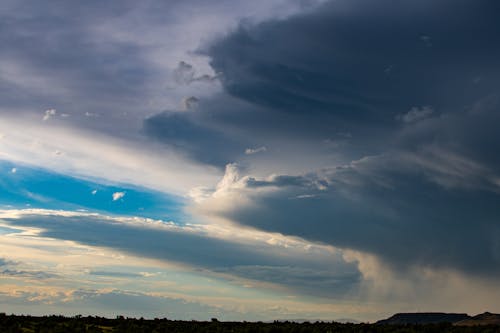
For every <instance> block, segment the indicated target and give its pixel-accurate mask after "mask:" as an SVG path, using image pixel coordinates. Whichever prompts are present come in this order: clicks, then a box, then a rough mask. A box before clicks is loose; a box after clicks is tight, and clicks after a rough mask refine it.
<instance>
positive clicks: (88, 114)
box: [85, 111, 99, 117]
mask: <svg viewBox="0 0 500 333" xmlns="http://www.w3.org/2000/svg"><path fill="white" fill-rule="evenodd" d="M85 117H99V115H98V114H97V113H93V112H88V111H87V112H85Z"/></svg>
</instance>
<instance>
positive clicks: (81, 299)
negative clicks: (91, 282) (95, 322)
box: [0, 289, 243, 320]
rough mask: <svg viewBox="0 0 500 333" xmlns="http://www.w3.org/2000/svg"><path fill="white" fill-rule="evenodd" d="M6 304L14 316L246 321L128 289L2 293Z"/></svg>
mask: <svg viewBox="0 0 500 333" xmlns="http://www.w3.org/2000/svg"><path fill="white" fill-rule="evenodd" d="M0 301H1V302H2V304H8V306H9V309H11V310H10V311H12V312H13V313H27V312H29V313H30V314H32V315H47V313H60V314H64V315H68V316H74V315H90V316H95V315H96V313H99V315H101V316H105V317H110V318H115V317H116V316H118V315H122V316H125V317H136V318H138V317H144V318H155V317H157V318H169V319H177V320H192V319H196V320H209V319H210V318H212V317H217V318H220V319H224V318H228V319H242V317H243V315H242V314H239V313H237V312H233V311H230V310H227V311H226V310H224V309H221V308H219V307H216V306H210V305H206V304H202V303H199V302H194V301H193V302H192V301H186V300H184V299H180V298H173V297H162V296H153V295H149V294H146V293H140V292H130V291H124V290H117V289H115V290H112V291H100V290H91V289H78V290H74V291H71V292H69V293H67V294H66V293H58V294H54V295H51V296H50V297H48V296H47V295H46V294H40V293H38V292H18V293H17V294H16V295H15V296H13V295H7V294H2V293H0Z"/></svg>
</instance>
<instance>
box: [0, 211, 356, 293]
mask: <svg viewBox="0 0 500 333" xmlns="http://www.w3.org/2000/svg"><path fill="white" fill-rule="evenodd" d="M1 213H2V215H1V216H0V218H1V219H2V221H5V222H8V223H9V224H11V225H12V226H17V227H23V228H35V229H36V231H35V230H32V234H34V235H36V236H37V237H44V238H45V237H48V238H55V239H62V240H72V241H76V242H79V243H81V244H86V245H89V246H98V247H108V248H111V249H114V250H119V251H124V252H125V253H131V254H134V255H136V256H141V257H147V258H152V259H159V260H163V261H167V262H174V263H178V264H181V265H184V266H186V267H191V269H194V270H195V271H200V270H201V271H205V272H206V274H215V276H217V275H220V274H223V277H224V276H225V278H226V279H229V280H235V281H241V280H244V281H246V280H248V281H253V283H257V284H259V283H260V284H264V285H265V284H270V285H271V287H273V288H278V289H283V288H284V289H285V290H286V289H289V290H290V292H294V293H299V294H300V293H302V294H306V295H313V296H316V297H324V296H325V295H329V296H330V297H335V298H339V299H342V298H343V297H345V296H346V295H348V294H349V293H350V292H352V290H353V288H355V286H356V285H357V283H358V282H359V281H358V278H359V272H358V271H357V269H356V267H355V265H354V264H352V263H346V262H345V261H344V259H343V257H342V253H341V252H340V251H338V250H336V249H333V248H331V247H325V246H323V245H320V244H314V243H310V242H304V241H303V240H301V239H297V238H287V237H283V236H282V235H279V234H268V233H262V232H259V231H255V230H246V229H242V228H234V227H232V226H231V225H227V226H218V225H194V224H191V225H185V226H181V225H176V224H174V223H173V222H166V221H162V220H152V219H145V218H138V217H121V218H118V217H110V216H104V215H98V214H94V213H85V212H71V211H50V210H10V211H9V210H4V211H2V212H1ZM270 239H272V241H270ZM254 266H255V267H257V266H263V267H264V266H265V267H267V268H266V271H267V272H269V274H264V273H262V274H257V273H255V274H253V275H248V274H247V273H245V270H246V269H248V270H251V269H252V267H254ZM245 267H247V268H245ZM273 270H274V271H275V272H278V271H283V272H286V271H287V270H289V271H290V272H289V274H288V275H289V278H290V280H289V283H285V282H286V281H285V282H284V281H281V280H280V279H279V278H277V275H276V273H275V274H273V273H272V271H273ZM293 271H296V272H297V276H295V277H294V276H293V275H292V272H293ZM304 271H317V275H318V276H321V279H323V280H324V281H328V283H326V284H322V283H318V284H315V285H314V287H313V286H311V285H310V280H309V278H308V277H307V274H305V273H304ZM283 274H286V273H283Z"/></svg>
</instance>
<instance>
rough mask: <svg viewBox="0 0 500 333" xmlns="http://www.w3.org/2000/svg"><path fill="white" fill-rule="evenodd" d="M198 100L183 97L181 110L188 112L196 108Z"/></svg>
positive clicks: (192, 97) (191, 97)
mask: <svg viewBox="0 0 500 333" xmlns="http://www.w3.org/2000/svg"><path fill="white" fill-rule="evenodd" d="M199 101H200V100H199V99H198V98H196V97H194V96H190V97H184V98H183V99H182V108H183V109H184V110H189V109H192V108H195V107H197V106H198V102H199Z"/></svg>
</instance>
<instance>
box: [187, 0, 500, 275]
mask: <svg viewBox="0 0 500 333" xmlns="http://www.w3.org/2000/svg"><path fill="white" fill-rule="evenodd" d="M499 10H500V4H499V3H498V2H496V1H490V0H484V1H474V2H470V1H458V2H457V1H419V2H414V1H401V2H397V3H395V2H393V1H382V2H380V1H377V2H370V1H362V0H360V1H332V2H330V3H327V4H326V5H324V6H323V7H322V8H320V9H319V10H316V11H314V12H309V13H306V14H303V15H298V16H295V17H292V18H289V19H285V20H275V21H269V22H266V23H263V24H259V25H242V26H240V27H239V28H238V29H237V30H236V31H234V32H233V33H232V34H229V35H228V36H225V37H223V38H222V39H220V40H218V41H217V42H215V43H214V44H213V45H212V46H210V47H208V48H207V50H206V54H208V55H209V56H210V57H211V58H212V66H213V68H214V70H215V71H216V72H220V73H222V74H221V76H220V80H221V82H222V84H223V87H224V89H225V92H226V95H219V96H216V97H214V98H213V99H212V100H210V101H205V102H203V101H202V102H201V103H200V106H199V110H198V112H197V113H196V114H194V115H193V117H195V118H196V120H197V121H199V122H200V120H201V119H203V120H204V121H205V120H206V123H207V124H217V125H218V126H219V130H220V131H221V132H224V131H225V130H227V129H231V130H232V131H233V132H237V133H239V134H240V135H248V137H250V135H249V133H253V137H255V136H257V137H258V138H260V139H262V138H265V139H266V140H267V141H266V142H264V144H265V145H266V146H272V144H273V143H274V142H275V141H280V142H283V141H286V140H302V141H307V140H314V139H315V140H319V139H325V138H328V137H332V136H334V135H336V134H335V133H349V137H348V138H345V139H346V140H347V139H348V140H349V145H348V146H347V147H340V148H339V150H338V151H339V152H340V153H341V154H343V155H345V156H347V157H349V158H350V159H349V161H350V160H351V159H352V160H354V161H353V162H352V163H346V164H345V165H344V166H339V167H333V168H327V169H325V170H321V171H318V172H315V171H311V173H310V174H307V175H304V176H300V175H299V176H297V175H280V176H275V178H274V180H270V179H258V178H255V177H246V178H244V180H241V183H240V184H239V187H235V188H233V189H231V190H230V191H234V196H231V195H228V196H224V197H223V198H221V197H220V196H219V197H217V196H214V198H212V199H210V200H209V201H208V202H206V203H204V204H203V205H204V206H205V209H206V211H207V212H210V213H211V214H219V215H222V216H224V217H226V218H230V219H232V220H234V221H237V222H239V223H242V224H245V225H250V226H253V227H257V228H261V229H265V230H271V231H278V232H282V233H285V234H291V235H298V236H301V237H306V238H308V239H312V240H316V241H322V242H326V243H328V244H332V245H335V246H341V247H346V248H352V249H358V250H363V251H366V252H370V253H374V254H377V255H378V256H380V257H381V258H383V259H384V260H385V261H386V262H388V263H389V264H392V265H394V266H398V267H404V266H411V265H414V264H418V265H424V266H432V267H447V268H451V269H458V270H461V271H465V272H468V273H476V274H481V275H488V274H495V275H499V274H500V270H499V269H498V267H500V265H499V264H500V221H499V219H500V209H499V208H498V207H499V205H498V202H500V159H499V157H498V156H499V155H498V153H497V152H498V149H499V148H500V135H499V134H498V131H497V129H496V127H497V126H496V124H498V122H499V121H500V118H499V114H500V103H499V96H500V91H499V89H498V87H499V86H500V66H499V60H498V59H500V44H499V43H498V40H500V25H499V23H498V20H497V18H496V15H495V13H497V12H498V11H499ZM226 101H229V102H228V103H226ZM236 101H237V102H236ZM236 103H240V105H243V106H244V107H241V108H236V107H232V106H233V105H236ZM204 111H206V112H204ZM213 126H215V125H213ZM255 133H258V135H255ZM194 136H195V135H194ZM258 145H262V143H261V142H259V143H257V142H251V146H258ZM299 149H300V148H297V151H296V153H297V154H299V155H300V154H301V153H304V152H305V151H300V150H299ZM317 149H319V148H317ZM221 150H224V145H222V146H221ZM236 157H237V156H235V158H236ZM314 167H315V166H314V161H313V160H312V161H311V168H312V169H313V168H314ZM292 180H293V181H292ZM229 193H232V192H229ZM241 195H242V196H244V197H245V198H248V199H249V201H250V203H249V204H241V203H240V202H239V201H237V200H238V198H239V196H241ZM232 200H234V204H230V203H231V202H232ZM291 200H293V202H292V201H291ZM223 201H224V202H223ZM228 202H229V203H228ZM219 204H220V205H219ZM211 206H212V207H211ZM219 206H223V207H225V208H221V209H220V210H217V208H214V207H219ZM214 212H215V213H214Z"/></svg>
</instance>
